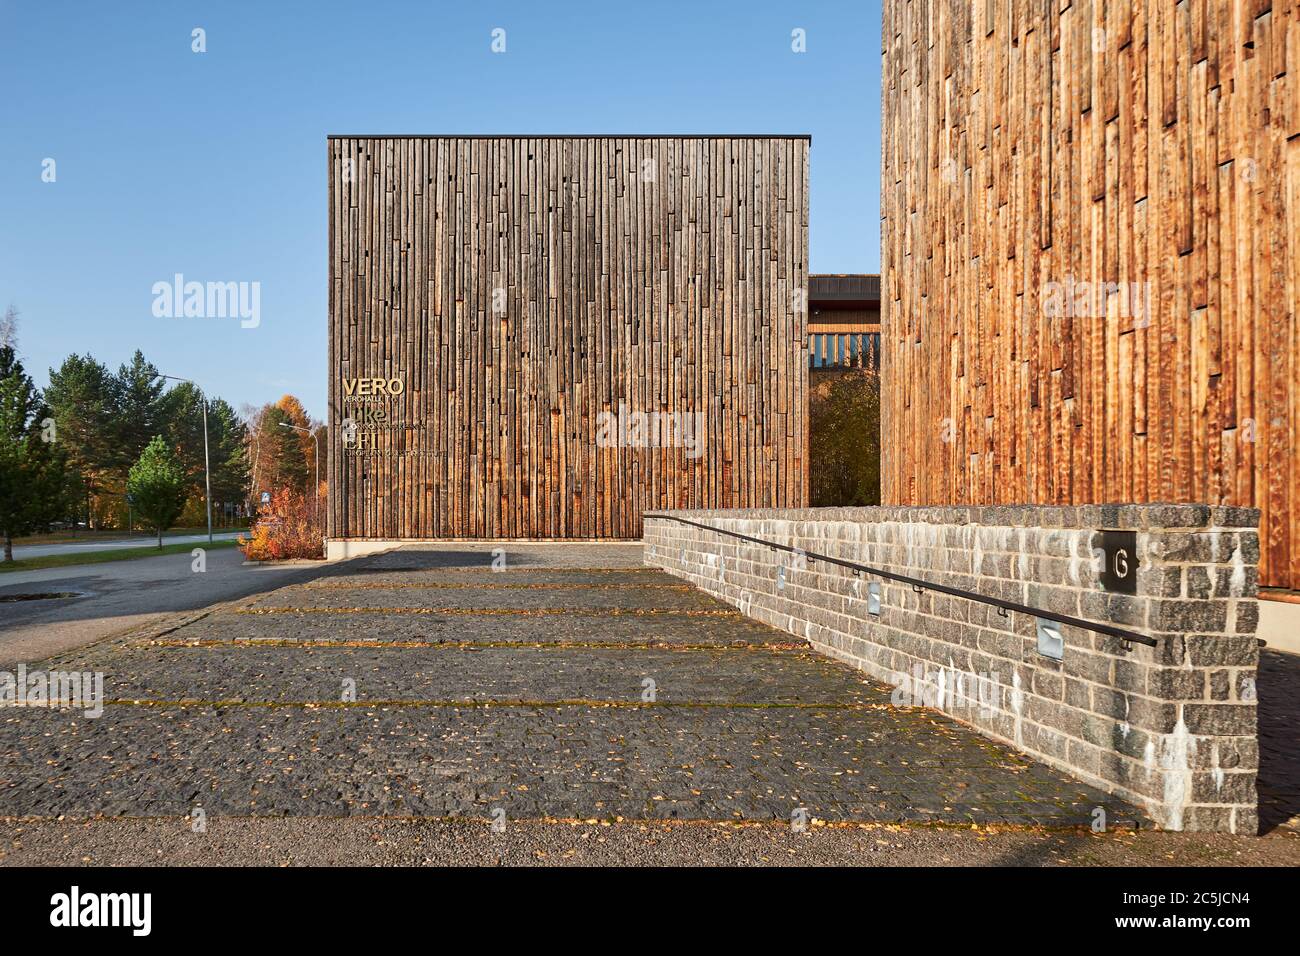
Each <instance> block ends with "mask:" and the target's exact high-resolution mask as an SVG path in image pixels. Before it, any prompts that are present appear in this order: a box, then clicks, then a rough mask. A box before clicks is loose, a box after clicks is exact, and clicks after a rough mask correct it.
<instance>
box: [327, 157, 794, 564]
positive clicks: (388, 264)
mask: <svg viewBox="0 0 1300 956" xmlns="http://www.w3.org/2000/svg"><path fill="white" fill-rule="evenodd" d="M808 147H809V141H808V139H807V137H778V136H774V137H748V136H720V137H638V136H609V137H600V136H597V137H491V136H487V137H480V136H467V137H331V138H330V140H329V176H330V239H329V242H330V266H329V268H330V369H331V377H330V393H329V394H330V424H331V442H332V453H331V455H330V459H329V468H330V482H329V488H330V537H331V538H332V539H373V540H400V539H419V538H638V537H640V535H641V514H642V512H644V511H646V510H650V509H657V508H711V507H712V508H730V507H737V508H743V507H796V506H799V505H802V504H804V503H805V500H806V496H807V474H806V471H807V469H806V466H805V461H806V452H805V448H806V444H807V435H806V431H805V429H806V395H805V391H806V382H807V374H808V373H807V358H806V352H805V349H806V320H807V317H806V301H807V284H808ZM653 413H658V414H659V417H658V418H655V417H653ZM638 416H640V418H638ZM673 416H676V417H673ZM620 426H621V427H620ZM642 426H644V427H642ZM669 434H673V435H675V436H676V438H675V439H669V438H668V437H667V436H668V435H669ZM655 435H658V438H656V437H654V436H655Z"/></svg>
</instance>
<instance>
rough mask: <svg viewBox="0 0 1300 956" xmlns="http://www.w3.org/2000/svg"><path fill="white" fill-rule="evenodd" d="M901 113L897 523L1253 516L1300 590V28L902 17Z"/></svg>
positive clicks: (886, 242)
mask: <svg viewBox="0 0 1300 956" xmlns="http://www.w3.org/2000/svg"><path fill="white" fill-rule="evenodd" d="M883 99H884V117H883V123H882V130H883V138H884V144H883V166H882V202H881V209H882V218H883V226H882V272H883V273H884V291H883V293H882V300H883V312H884V340H885V342H884V346H883V357H882V364H883V375H884V393H883V415H882V421H883V432H884V438H883V443H882V444H883V447H884V462H883V479H882V481H883V495H884V499H885V501H886V502H888V503H896V504H904V503H910V504H940V503H944V504H947V503H982V504H989V503H1012V502H1030V503H1099V502H1127V501H1180V502H1181V501H1190V502H1208V503H1212V504H1219V503H1223V504H1238V505H1254V506H1257V507H1259V508H1260V509H1261V511H1262V515H1261V534H1260V542H1261V551H1262V554H1261V582H1262V583H1263V584H1266V585H1274V586H1278V587H1290V588H1297V587H1300V435H1298V434H1297V431H1298V430H1300V386H1298V385H1297V379H1298V378H1300V336H1298V335H1297V328H1296V323H1297V302H1298V300H1300V3H1297V2H1296V0H1287V2H1272V3H1270V2H1268V0H1249V2H1226V0H1182V2H1167V0H1131V2H1118V0H1110V2H1101V0H1084V2H1078V0H1075V2H1070V0H1062V2H1034V3H1029V2H1011V0H975V2H974V3H972V2H970V0H963V2H952V0H932V2H925V0H886V2H885V12H884V82H883ZM1083 282H1088V283H1097V282H1100V283H1115V284H1116V287H1118V288H1116V287H1111V289H1110V290H1109V291H1108V292H1095V291H1093V290H1088V289H1086V288H1085V287H1082V286H1080V285H1079V283H1083ZM1103 288H1104V287H1103Z"/></svg>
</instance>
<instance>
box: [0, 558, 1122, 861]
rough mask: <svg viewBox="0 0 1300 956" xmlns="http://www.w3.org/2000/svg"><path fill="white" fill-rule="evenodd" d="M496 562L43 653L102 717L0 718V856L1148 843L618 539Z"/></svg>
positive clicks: (441, 565) (23, 714)
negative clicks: (430, 830) (147, 830)
mask: <svg viewBox="0 0 1300 956" xmlns="http://www.w3.org/2000/svg"><path fill="white" fill-rule="evenodd" d="M504 547H505V549H506V553H505V561H506V566H505V569H504V570H493V569H492V566H491V562H492V558H493V556H492V553H491V548H490V546H478V545H468V544H467V545H455V546H441V547H429V548H416V547H408V548H406V549H403V550H400V551H395V552H390V553H388V554H384V555H377V556H374V557H370V558H365V559H358V560H354V561H351V562H347V563H345V564H341V565H338V566H336V567H333V568H330V569H329V570H328V571H327V572H326V573H325V574H323V575H320V576H317V577H316V578H314V579H312V580H310V581H307V582H305V583H297V584H292V585H289V586H285V587H281V588H279V589H277V590H272V591H269V592H266V593H263V594H260V595H257V596H255V597H251V598H244V599H241V600H239V601H235V602H232V603H230V604H226V605H220V606H218V607H216V608H213V609H211V610H209V611H207V612H204V613H200V614H197V615H190V617H189V618H187V619H185V620H182V621H179V622H173V625H172V626H171V627H169V628H165V629H160V628H153V629H152V630H150V631H147V632H142V633H139V634H135V635H133V636H129V637H127V638H124V639H120V640H116V641H112V642H106V643H101V644H98V645H94V646H92V647H90V648H85V649H83V650H80V651H76V652H72V653H69V654H67V655H65V656H63V657H62V658H59V659H57V660H54V661H50V662H47V663H46V664H45V665H43V666H45V667H47V668H50V669H54V668H57V669H61V670H74V669H75V670H82V671H101V672H103V674H104V679H105V698H106V705H105V708H104V713H103V715H102V716H100V717H98V718H88V717H86V716H84V715H83V714H82V713H80V712H75V711H67V710H64V711H52V710H48V709H37V708H20V709H18V708H16V709H8V710H5V711H0V817H3V818H5V821H4V828H3V830H0V837H3V838H2V839H0V859H2V858H4V857H5V855H6V854H8V856H9V858H10V860H11V861H13V862H19V861H26V862H32V859H31V854H32V853H34V852H41V851H42V850H43V851H45V852H48V851H49V850H50V848H51V847H52V846H62V847H64V848H65V850H66V851H67V852H68V853H71V854H73V858H74V859H76V853H77V852H79V847H81V846H82V843H84V845H85V846H86V847H89V846H90V845H92V844H94V843H95V840H96V836H95V835H94V834H93V833H91V832H90V830H93V829H94V828H95V826H99V827H100V830H99V831H98V832H100V833H101V834H102V833H103V832H110V831H105V830H103V827H104V826H110V827H112V828H114V829H112V830H111V832H112V833H113V834H115V836H114V838H113V839H111V840H109V841H108V842H109V843H110V844H111V843H113V842H114V840H116V841H118V843H119V844H120V845H119V846H118V851H116V852H115V853H113V852H108V853H107V856H108V858H110V859H121V858H123V857H122V853H126V855H127V857H129V856H130V851H129V849H124V848H123V845H125V846H126V847H130V846H131V845H135V844H138V843H139V841H140V840H141V839H142V838H141V837H139V835H138V833H137V835H136V836H135V837H132V836H131V834H132V833H136V830H135V829H133V828H138V827H140V826H151V825H153V823H151V821H155V822H156V821H159V820H163V821H166V820H170V821H173V822H172V823H170V824H167V826H168V827H169V830H168V833H169V837H168V839H167V840H163V841H161V843H160V844H159V847H160V848H159V849H158V850H157V853H158V854H160V855H159V856H156V857H153V858H155V859H162V860H166V859H179V858H183V857H185V855H186V854H188V853H192V852H194V846H193V845H192V844H191V843H190V842H189V841H188V840H186V841H182V842H184V843H185V846H184V847H182V846H181V845H180V842H178V841H177V839H176V837H177V835H179V834H184V835H185V836H186V837H190V836H191V829H192V828H191V827H190V822H191V820H192V819H193V817H194V815H195V811H196V810H198V809H200V808H201V810H202V812H203V814H204V815H205V817H206V821H207V826H208V832H210V833H213V834H217V833H219V832H225V833H226V834H227V835H229V834H230V833H232V832H234V831H235V830H239V829H240V828H242V831H243V832H247V833H249V834H258V833H260V836H253V835H250V836H249V839H253V840H261V841H262V842H263V845H267V846H270V845H272V844H274V843H275V842H276V841H277V839H282V838H283V839H285V840H286V841H287V842H288V843H290V844H291V843H292V842H293V840H292V832H294V831H293V830H289V831H281V837H279V838H273V837H271V836H269V835H268V834H267V833H266V832H265V831H261V830H259V827H262V826H263V825H264V824H265V825H268V826H275V825H277V824H284V823H286V822H292V821H300V825H301V832H302V833H303V834H304V836H305V837H306V836H307V835H309V834H311V833H312V832H317V833H319V832H322V831H321V830H320V828H321V827H325V828H326V831H325V832H329V828H330V827H332V826H335V825H336V823H335V822H332V821H336V822H337V823H344V822H346V821H352V822H353V823H359V824H362V825H364V826H368V827H369V826H380V827H387V828H391V827H392V826H399V827H402V826H408V827H409V826H416V825H422V824H426V823H439V822H441V823H448V824H456V825H457V826H461V827H463V826H465V825H471V824H472V825H473V827H474V828H476V831H481V832H484V833H486V832H488V831H489V829H490V827H489V824H490V822H491V821H492V820H493V819H494V818H495V819H497V820H498V829H499V828H500V827H501V826H502V825H504V826H505V827H507V832H516V833H518V834H520V835H523V834H526V833H528V832H530V831H529V828H530V827H537V826H543V825H545V824H547V823H551V824H554V823H556V822H557V821H571V822H572V824H573V825H578V824H579V823H581V824H582V825H584V826H593V825H594V826H597V827H600V826H606V825H614V826H619V827H624V828H626V827H628V826H637V827H642V828H644V827H659V826H664V825H687V826H704V827H712V826H742V827H750V826H756V827H759V828H760V829H762V828H764V827H766V828H767V831H766V832H768V833H769V836H767V837H764V838H763V839H770V838H771V837H770V833H772V832H786V831H790V830H791V829H792V828H791V827H790V821H791V819H792V817H793V818H795V819H796V820H801V819H806V820H807V822H808V826H809V828H810V829H815V828H817V827H820V826H825V827H830V828H836V827H840V828H844V827H848V828H852V827H855V826H858V825H869V826H885V827H902V828H909V827H917V826H922V827H930V826H932V825H936V824H938V825H951V826H954V827H957V826H964V827H966V828H970V827H972V826H976V827H980V828H994V829H997V828H1003V829H1012V830H1014V829H1017V828H1027V829H1042V830H1043V831H1044V832H1057V833H1061V832H1065V831H1071V830H1076V829H1077V830H1081V831H1083V832H1084V833H1087V828H1088V825H1089V824H1090V823H1091V821H1092V819H1093V813H1094V808H1096V807H1104V808H1105V810H1106V814H1107V819H1108V821H1109V823H1110V826H1111V828H1112V831H1114V830H1116V829H1118V830H1120V831H1121V832H1123V831H1125V830H1128V831H1129V832H1131V829H1132V827H1133V826H1135V825H1137V826H1141V827H1143V828H1145V827H1146V826H1147V823H1146V821H1145V820H1144V818H1143V817H1142V815H1141V814H1140V813H1138V812H1137V811H1136V810H1134V808H1132V807H1131V806H1128V805H1126V804H1125V803H1123V802H1122V801H1119V800H1117V799H1115V798H1113V797H1111V796H1109V795H1107V794H1105V793H1102V792H1100V791H1098V790H1096V789H1093V788H1091V787H1088V786H1085V785H1083V784H1081V783H1079V782H1078V781H1075V780H1073V779H1071V778H1069V777H1068V776H1066V775H1064V774H1062V773H1059V772H1057V771H1054V770H1052V769H1049V768H1048V767H1045V766H1043V765H1041V764H1036V763H1033V762H1032V761H1030V760H1029V759H1028V758H1026V757H1024V756H1022V755H1020V754H1017V753H1016V752H1014V751H1013V750H1011V749H1009V748H1006V747H1003V746H1001V745H999V744H996V743H993V742H991V741H989V740H987V739H985V738H983V737H981V736H979V735H978V734H976V733H974V732H973V731H971V730H969V729H968V728H966V727H964V726H962V725H960V724H959V723H957V722H955V721H953V720H950V719H948V718H946V717H944V716H942V715H939V714H937V713H934V712H931V711H926V710H922V709H913V708H900V707H895V706H893V705H892V704H891V702H890V699H889V691H888V689H887V688H885V687H884V686H882V685H879V684H876V683H874V682H873V681H871V680H869V679H867V678H866V677H865V676H864V675H862V674H860V673H858V672H856V671H854V670H852V669H850V668H848V667H846V666H844V665H841V664H838V663H836V662H833V661H830V660H828V659H826V658H824V657H822V656H820V655H817V654H815V653H814V652H812V651H811V650H810V649H809V648H808V647H807V646H806V645H805V644H804V643H803V642H802V641H799V640H797V639H795V638H793V637H792V636H791V635H789V634H785V633H783V632H780V631H776V630H774V629H771V628H768V627H766V626H763V625H760V624H757V623H755V622H753V621H750V620H747V619H745V618H743V617H742V616H740V615H739V614H738V613H737V612H735V611H734V610H733V609H732V608H730V607H729V606H727V605H725V604H722V603H720V602H718V601H716V600H714V599H713V598H711V597H709V596H707V595H704V594H703V593H701V592H699V591H696V590H694V589H693V588H691V587H689V586H688V585H685V584H684V583H683V582H681V581H680V580H678V579H676V578H673V577H671V576H669V575H667V574H664V573H662V572H659V571H656V570H651V569H646V568H644V567H641V565H640V561H641V552H640V547H639V545H511V544H507V545H504ZM60 818H61V819H60ZM285 818H288V820H287V821H286V820H285ZM304 818H310V819H304ZM56 820H58V823H57V824H55V823H54V822H53V821H56ZM79 821H88V822H87V823H85V826H86V827H89V828H90V830H88V829H82V830H75V829H70V828H72V827H74V826H75V825H78V822H79ZM223 821H225V823H224V824H223ZM223 825H226V826H227V829H225V830H224V831H223V830H222V827H223ZM54 826H57V827H58V839H57V840H55V839H51V837H50V830H49V828H50V827H54ZM250 828H251V829H250ZM774 828H775V829H774ZM388 832H389V833H390V834H391V832H392V831H391V829H389V830H388ZM443 836H444V837H445V836H446V834H445V832H444V834H443ZM33 837H37V839H35V840H33ZM336 838H337V836H332V837H329V838H327V839H326V840H325V842H326V844H328V843H329V842H331V841H332V840H334V839H336ZM624 838H625V839H626V837H624ZM1072 839H1074V838H1072ZM145 842H148V841H145ZM381 842H382V841H381ZM435 842H437V841H435ZM543 842H544V841H543ZM599 842H600V843H602V844H603V843H605V839H604V838H603V837H602V838H601V839H600V841H599ZM669 842H670V843H671V840H670V841H669ZM704 842H708V841H707V840H705V841H704ZM868 842H870V841H868ZM455 843H456V841H455V840H452V844H453V845H454V844H455ZM102 849H103V848H102V847H101V850H102ZM516 849H518V847H517V848H516ZM686 849H689V841H688V843H687V846H686ZM872 849H874V847H871V846H869V847H867V848H866V849H864V850H863V852H864V853H866V852H868V851H870V850H872ZM105 852H107V851H105ZM323 852H324V851H323ZM457 852H459V851H457ZM556 852H557V853H559V852H561V851H558V850H557V851H556ZM775 852H777V853H780V850H779V849H777V850H776V851H775ZM464 855H465V858H466V859H479V857H482V856H483V848H482V847H480V848H479V849H478V850H474V851H468V850H466V851H465V852H464ZM543 855H544V854H543ZM845 855H846V856H847V857H848V860H847V861H849V862H852V856H853V854H852V853H848V852H847V851H845ZM326 856H327V857H328V853H327V852H326ZM832 856H833V854H832ZM491 857H492V854H491V853H488V854H487V857H486V859H487V861H489V862H490V861H491ZM82 858H84V859H95V860H101V859H103V858H104V857H103V856H102V855H99V854H98V853H91V854H90V855H89V856H83V857H82ZM497 858H500V854H498V855H497ZM724 859H725V854H724ZM328 861H329V860H328V859H316V860H315V862H328ZM480 861H481V860H480ZM443 862H447V861H446V860H443ZM859 862H869V859H867V858H863V859H860V860H859Z"/></svg>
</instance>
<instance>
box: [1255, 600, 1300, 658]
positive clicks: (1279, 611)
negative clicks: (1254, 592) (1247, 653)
mask: <svg viewBox="0 0 1300 956" xmlns="http://www.w3.org/2000/svg"><path fill="white" fill-rule="evenodd" d="M1255 635H1256V636H1257V637H1262V638H1263V639H1264V641H1265V643H1267V644H1268V646H1269V647H1270V648H1272V649H1273V650H1275V651H1287V652H1288V653H1291V654H1300V604H1293V603H1291V602H1289V601H1268V600H1265V599H1263V598H1261V599H1260V602H1259V627H1257V628H1256V629H1255Z"/></svg>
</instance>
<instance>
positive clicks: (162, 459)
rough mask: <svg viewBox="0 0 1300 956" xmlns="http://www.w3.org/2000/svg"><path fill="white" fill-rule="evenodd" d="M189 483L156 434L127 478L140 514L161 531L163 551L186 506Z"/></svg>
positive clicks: (150, 524)
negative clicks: (167, 534)
mask: <svg viewBox="0 0 1300 956" xmlns="http://www.w3.org/2000/svg"><path fill="white" fill-rule="evenodd" d="M187 484H188V482H187V480H186V475H185V469H184V468H183V467H182V466H181V463H180V462H179V461H178V460H177V458H176V456H175V455H174V454H172V450H171V448H170V447H168V444H167V440H166V439H165V438H163V436H162V435H155V436H154V438H153V440H152V441H151V442H149V444H148V445H147V446H145V449H144V451H143V452H142V453H141V454H140V459H139V460H138V461H137V462H136V463H135V464H134V465H132V466H131V471H130V473H129V474H128V475H127V479H126V493H127V494H128V495H129V496H130V499H131V502H132V504H133V505H134V507H135V510H136V511H137V512H138V513H139V515H140V516H141V517H142V518H143V519H144V520H145V521H146V522H147V523H148V525H149V527H151V528H153V529H154V530H156V531H157V532H158V547H160V548H161V547H162V535H163V532H164V531H166V530H167V529H168V528H170V527H171V526H172V525H173V524H174V523H175V522H176V519H177V518H178V517H180V513H181V509H183V508H184V507H185V494H186V487H187Z"/></svg>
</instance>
